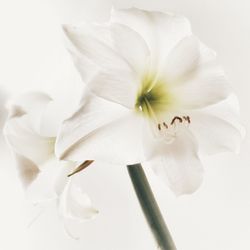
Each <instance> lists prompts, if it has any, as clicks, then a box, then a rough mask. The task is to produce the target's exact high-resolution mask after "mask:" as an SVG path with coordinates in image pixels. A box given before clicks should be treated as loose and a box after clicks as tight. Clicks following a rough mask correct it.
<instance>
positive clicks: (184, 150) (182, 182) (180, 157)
mask: <svg viewBox="0 0 250 250" xmlns="http://www.w3.org/2000/svg"><path fill="white" fill-rule="evenodd" d="M197 151H198V147H197V143H196V141H195V139H194V137H193V136H192V135H191V133H189V132H188V131H185V132H183V133H181V135H180V136H178V137H177V138H176V139H175V141H174V142H173V143H172V144H170V145H163V144H162V145H161V149H160V150H159V152H158V157H157V158H156V160H154V161H152V162H150V164H151V166H152V168H153V170H154V171H155V173H156V174H157V175H159V177H160V178H161V179H162V180H163V181H164V182H165V183H166V184H167V185H168V186H169V187H170V189H171V190H172V191H173V192H174V193H175V194H176V195H181V194H189V193H193V192H194V191H196V190H197V188H198V187H199V186H200V185H201V183H202V180H203V168H202V164H201V161H200V159H199V157H198V154H197Z"/></svg>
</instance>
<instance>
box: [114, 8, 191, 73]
mask: <svg viewBox="0 0 250 250" xmlns="http://www.w3.org/2000/svg"><path fill="white" fill-rule="evenodd" d="M111 22H114V23H121V24H124V25H127V26H128V27H130V28H132V29H134V30H135V31H136V32H138V33H139V34H140V35H141V36H142V37H143V38H144V40H145V41H146V43H147V45H148V47H149V48H150V50H151V52H152V60H153V62H152V65H155V66H156V68H157V66H159V63H161V62H162V61H163V60H164V59H165V57H166V55H167V54H168V53H169V52H170V51H171V49H172V48H173V47H174V46H175V45H176V43H178V42H179V41H180V40H181V39H182V38H184V37H185V36H188V35H191V28H190V24H189V21H188V20H187V19H186V18H184V17H180V16H176V15H173V14H169V13H168V14H167V13H161V12H156V11H146V10H140V9H136V8H130V9H125V10H116V9H113V11H112V13H111Z"/></svg>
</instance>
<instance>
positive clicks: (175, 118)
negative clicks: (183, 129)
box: [171, 116, 182, 125]
mask: <svg viewBox="0 0 250 250" xmlns="http://www.w3.org/2000/svg"><path fill="white" fill-rule="evenodd" d="M176 120H178V121H179V122H180V123H182V119H181V117H179V116H175V117H174V118H173V120H172V121H171V125H173V124H174V123H175V121H176Z"/></svg>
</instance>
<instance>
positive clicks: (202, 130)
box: [190, 97, 245, 154]
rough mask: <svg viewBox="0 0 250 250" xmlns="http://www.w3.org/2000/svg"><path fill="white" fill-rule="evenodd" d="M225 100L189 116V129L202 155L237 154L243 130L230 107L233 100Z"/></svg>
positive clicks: (231, 98) (232, 108)
mask: <svg viewBox="0 0 250 250" xmlns="http://www.w3.org/2000/svg"><path fill="white" fill-rule="evenodd" d="M233 99H234V97H230V98H228V99H227V100H225V101H223V102H221V103H219V104H217V105H213V106H211V107H209V108H206V109H202V110H197V111H196V112H193V113H192V114H191V125H190V129H191V131H192V133H193V134H194V135H195V137H196V138H197V141H198V143H199V148H200V150H201V152H202V153H208V154H214V153H219V152H223V151H228V150H229V151H233V152H239V149H240V144H241V142H242V138H243V137H244V135H245V130H244V128H243V127H242V126H241V124H240V123H239V117H238V114H237V113H235V110H234V107H232V106H230V104H229V103H231V104H232V102H234V101H235V100H233Z"/></svg>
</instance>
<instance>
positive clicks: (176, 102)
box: [56, 8, 242, 194]
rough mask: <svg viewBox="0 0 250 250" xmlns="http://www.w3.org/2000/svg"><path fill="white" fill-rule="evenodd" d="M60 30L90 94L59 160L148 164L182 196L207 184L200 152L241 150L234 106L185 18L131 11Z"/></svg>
mask: <svg viewBox="0 0 250 250" xmlns="http://www.w3.org/2000/svg"><path fill="white" fill-rule="evenodd" d="M64 30H65V34H66V36H67V38H68V41H69V42H70V43H69V44H70V47H69V51H70V53H71V54H72V56H73V60H74V62H75V65H76V67H77V68H78V70H79V72H80V74H81V76H82V79H83V81H84V82H85V83H86V88H87V91H86V92H84V97H83V100H85V101H84V102H83V103H82V105H81V107H80V108H79V110H77V111H76V112H75V113H74V114H73V115H72V117H70V118H69V119H67V120H66V121H65V122H64V123H63V125H62V128H61V131H60V134H59V137H58V140H57V143H56V154H57V155H58V156H59V157H60V159H69V160H73V161H81V160H83V159H93V160H98V161H99V160H100V161H107V162H110V163H115V164H126V165H128V164H135V163H138V162H145V161H148V160H150V161H151V165H152V166H153V168H154V169H155V170H156V172H157V173H160V175H161V176H162V177H164V176H165V177H166V181H167V182H168V184H169V186H170V187H171V189H172V190H173V191H174V192H175V193H177V194H182V193H191V192H193V191H195V190H196V189H197V187H198V186H199V185H200V184H201V181H202V172H203V171H202V166H201V162H200V159H199V152H206V153H214V152H218V151H221V150H233V151H234V150H238V148H239V144H240V141H241V138H242V128H241V126H240V125H239V123H238V117H237V115H238V109H237V101H235V97H234V96H233V95H232V94H231V88H230V87H229V85H228V82H227V80H226V77H225V74H224V72H223V70H222V69H221V68H220V66H219V65H218V64H217V62H216V55H215V52H214V51H212V50H211V49H209V48H207V47H206V46H205V45H204V44H202V43H201V42H200V41H199V40H198V39H197V38H196V37H195V36H194V35H192V32H191V28H190V24H189V22H188V20H187V19H185V18H183V17H181V16H176V15H173V14H165V13H160V12H150V11H144V10H139V9H135V8H132V9H127V10H113V11H112V13H111V18H110V21H109V22H108V23H104V24H82V25H80V26H78V27H74V26H68V25H66V26H65V27H64ZM156 162H157V164H156ZM155 166H156V167H155Z"/></svg>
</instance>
